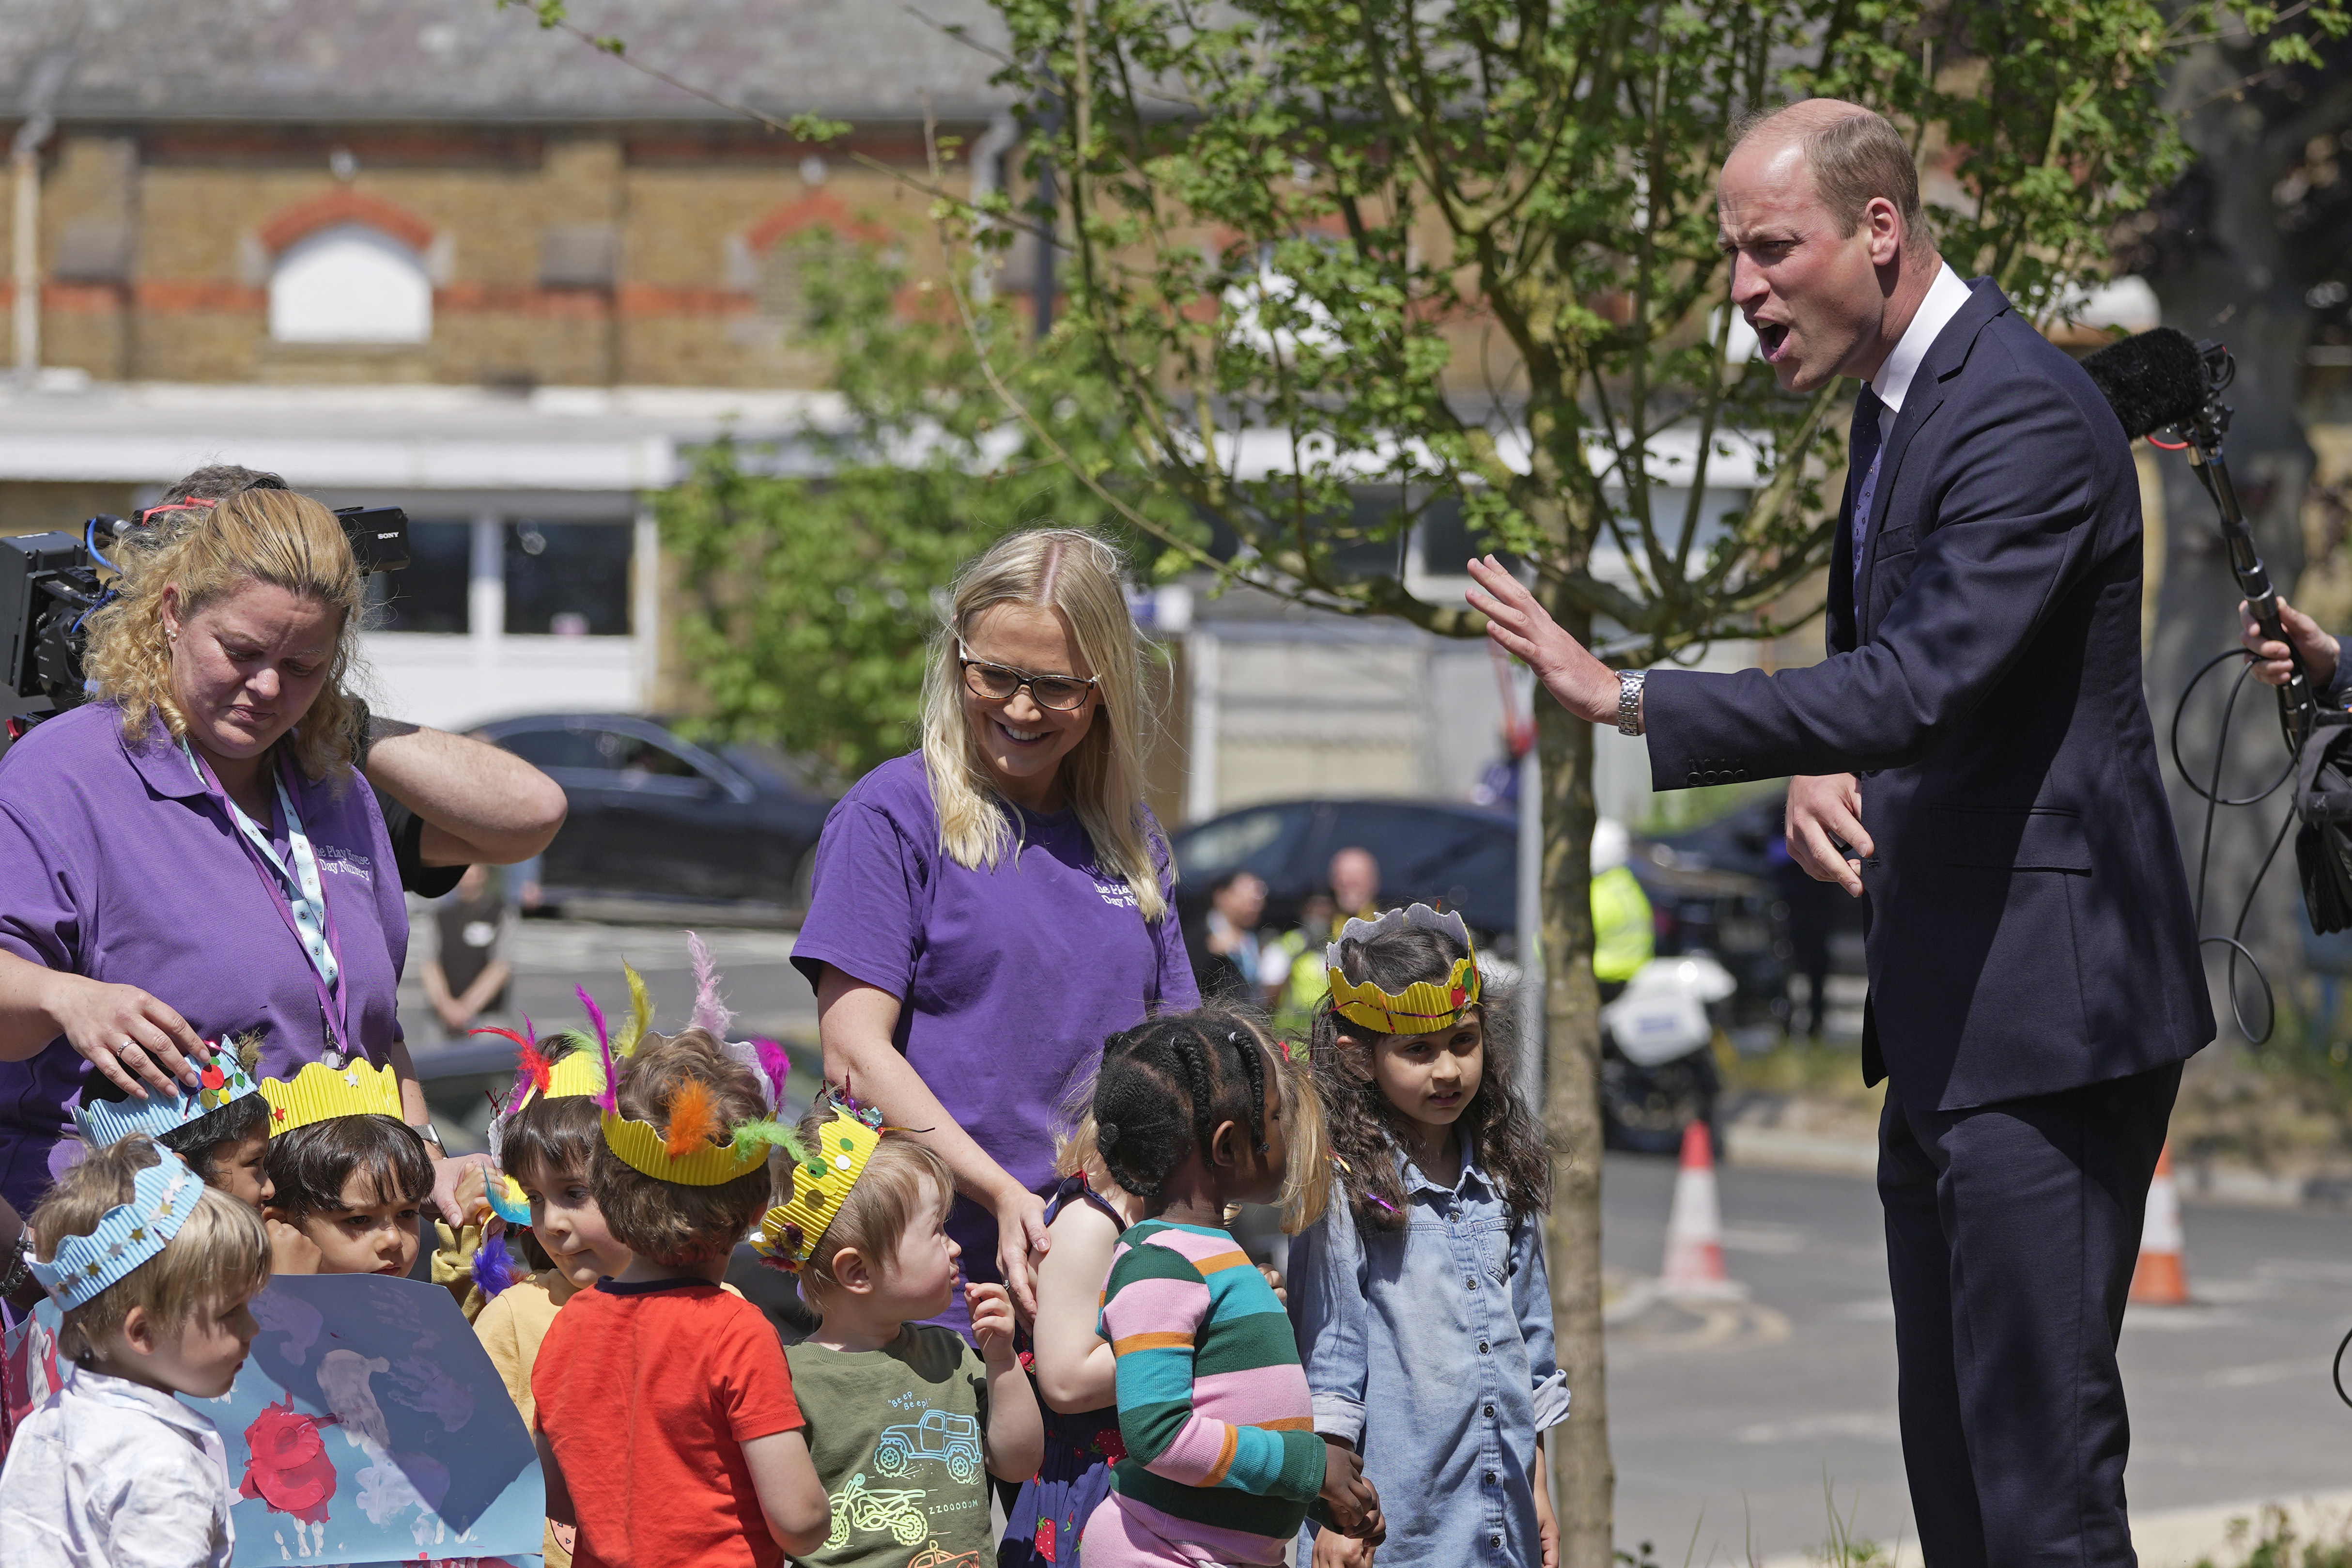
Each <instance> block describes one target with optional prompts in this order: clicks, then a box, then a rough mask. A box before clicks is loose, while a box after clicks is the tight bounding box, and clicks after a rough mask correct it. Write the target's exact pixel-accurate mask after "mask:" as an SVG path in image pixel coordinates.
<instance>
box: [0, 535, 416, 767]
mask: <svg viewBox="0 0 2352 1568" xmlns="http://www.w3.org/2000/svg"><path fill="white" fill-rule="evenodd" d="M335 516H336V517H337V518H339V519H341V521H342V525H343V533H344V536H345V537H346V538H348V539H349V540H350V541H351V542H352V554H353V555H354V556H356V557H357V558H358V561H359V568H360V575H362V576H363V577H364V576H366V575H368V574H371V573H374V572H396V571H398V570H399V569H400V568H402V567H404V566H405V565H407V564H408V514H407V513H406V512H404V511H403V510H401V509H400V508H398V507H396V506H377V507H357V506H352V507H340V508H338V509H336V511H335ZM142 526H144V525H143V524H142V523H141V522H137V521H132V522H125V521H123V520H122V519H121V518H119V517H111V516H103V515H101V516H99V517H93V518H91V519H90V520H89V521H87V522H85V523H83V524H82V529H81V532H80V533H79V535H75V534H71V533H65V532H58V533H27V534H23V535H20V536H18V537H16V538H0V718H5V721H6V727H5V733H0V752H5V751H6V750H7V748H8V745H9V744H10V743H11V742H15V741H16V740H18V739H19V738H21V737H22V736H23V735H24V733H25V731H27V730H29V729H31V728H32V727H33V726H34V725H35V724H37V723H39V722H40V721H42V720H44V719H47V718H50V717H52V716H54V715H56V714H58V713H62V712H64V711H66V710H68V709H69V708H75V707H79V705H80V704H81V703H82V702H83V701H84V700H87V699H88V697H89V689H88V687H87V685H86V683H85V681H84V679H83V676H82V667H81V660H82V647H83V644H84V631H83V628H84V626H86V625H87V624H88V622H89V617H90V616H91V614H92V613H93V612H94V611H96V610H97V609H98V608H99V606H100V605H104V604H105V603H106V602H107V601H108V600H110V599H111V598H113V597H114V586H113V583H114V579H115V578H116V577H118V576H120V575H121V569H120V568H118V567H117V566H116V565H115V564H114V563H113V562H111V561H110V560H108V559H107V556H106V551H107V549H108V548H109V547H110V545H111V544H112V543H113V542H114V541H116V540H120V539H125V538H128V537H130V536H131V533H132V532H133V531H136V530H137V529H139V528H140V527H142ZM101 574H103V575H101Z"/></svg>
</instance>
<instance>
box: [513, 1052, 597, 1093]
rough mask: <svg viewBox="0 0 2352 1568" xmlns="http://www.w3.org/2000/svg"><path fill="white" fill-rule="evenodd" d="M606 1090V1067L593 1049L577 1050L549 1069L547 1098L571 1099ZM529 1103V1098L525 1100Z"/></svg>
mask: <svg viewBox="0 0 2352 1568" xmlns="http://www.w3.org/2000/svg"><path fill="white" fill-rule="evenodd" d="M602 1093H604V1068H603V1066H602V1065H601V1064H599V1063H598V1061H597V1060H596V1055H595V1053H594V1052H593V1051H579V1050H575V1051H573V1052H572V1053H571V1054H570V1055H568V1056H566V1057H564V1058H562V1060H560V1061H558V1062H557V1063H556V1064H555V1065H554V1066H553V1067H551V1068H548V1069H547V1098H548V1099H550V1100H569V1099H572V1097H574V1096H576V1095H583V1094H602ZM524 1103H525V1104H529V1103H530V1101H529V1100H525V1101H524Z"/></svg>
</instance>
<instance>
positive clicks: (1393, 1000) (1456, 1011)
mask: <svg viewBox="0 0 2352 1568" xmlns="http://www.w3.org/2000/svg"><path fill="white" fill-rule="evenodd" d="M1413 930H1418V931H1437V932H1439V933H1440V934H1442V935H1444V936H1450V937H1452V938H1453V939H1454V941H1455V942H1460V943H1461V944H1462V950H1463V952H1464V954H1465V956H1464V957H1462V958H1458V959H1456V960H1454V967H1453V969H1452V970H1451V971H1450V972H1449V973H1447V974H1446V976H1445V984H1443V985H1436V984H1431V983H1430V982H1428V981H1426V980H1416V981H1414V982H1413V983H1412V984H1410V985H1408V986H1406V987H1405V988H1404V989H1403V990H1402V991H1401V992H1398V993H1397V994H1395V995H1393V996H1391V995H1390V994H1388V993H1387V992H1385V991H1383V990H1381V988H1380V987H1379V986H1378V985H1375V984H1372V982H1370V980H1366V981H1364V982H1363V983H1362V984H1357V983H1355V982H1353V981H1350V980H1349V978H1348V973H1347V971H1346V970H1345V969H1344V968H1342V967H1341V966H1340V957H1341V952H1342V950H1343V949H1344V948H1345V947H1346V946H1347V944H1348V943H1349V942H1370V941H1371V940H1372V939H1373V938H1374V937H1376V936H1386V935H1388V934H1389V933H1390V932H1391V931H1413ZM1323 961H1324V963H1326V964H1327V965H1328V974H1329V978H1330V981H1331V1011H1333V1012H1334V1013H1337V1014H1339V1016H1341V1017H1342V1018H1345V1019H1347V1020H1348V1022H1349V1023H1350V1024H1353V1025H1355V1026H1358V1027H1359V1028H1364V1029H1370V1030H1371V1031H1372V1032H1373V1033H1374V1034H1380V1035H1427V1034H1433V1033H1434V1032H1435V1031H1437V1030H1439V1029H1446V1028H1451V1027H1453V1026H1454V1021H1455V1020H1456V1019H1458V1018H1460V1017H1461V1016H1462V1015H1463V1014H1464V1013H1465V1012H1468V1011H1469V1010H1470V1009H1471V1008H1473V1007H1475V1006H1476V1005H1478V992H1479V989H1480V986H1479V983H1478V952H1477V949H1476V948H1475V947H1473V946H1472V945H1471V942H1470V927H1469V926H1468V925H1467V924H1466V923H1465V921H1463V919H1462V917H1461V916H1460V915H1459V914H1455V913H1452V912H1448V913H1446V914H1442V915H1441V914H1439V913H1438V912H1437V911H1436V910H1433V909H1431V908H1430V907H1429V906H1428V905H1427V904H1414V905H1412V907H1411V908H1409V909H1402V910H1389V911H1388V912H1387V913H1385V914H1383V915H1381V918H1380V919H1378V920H1376V921H1367V920H1351V921H1349V922H1348V923H1347V924H1346V925H1345V926H1344V927H1342V928H1341V929H1340V931H1339V938H1338V939H1337V940H1336V941H1334V942H1332V943H1331V945H1330V946H1329V947H1328V948H1326V949H1324V950H1323Z"/></svg>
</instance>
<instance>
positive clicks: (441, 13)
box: [0, 0, 1012, 723]
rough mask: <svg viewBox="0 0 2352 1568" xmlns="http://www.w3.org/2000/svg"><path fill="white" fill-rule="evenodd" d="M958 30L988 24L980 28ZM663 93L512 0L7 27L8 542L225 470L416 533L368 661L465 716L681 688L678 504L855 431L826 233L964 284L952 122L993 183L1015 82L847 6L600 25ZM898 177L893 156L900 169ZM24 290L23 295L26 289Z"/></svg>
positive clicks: (707, 11) (643, 698)
mask: <svg viewBox="0 0 2352 1568" xmlns="http://www.w3.org/2000/svg"><path fill="white" fill-rule="evenodd" d="M926 14H927V15H928V16H929V17H930V18H931V19H932V22H934V23H938V24H941V25H947V24H963V25H965V26H969V27H970V28H971V30H972V33H973V35H974V37H975V39H976V40H977V41H978V42H980V43H986V42H987V41H989V40H990V39H991V38H992V37H993V36H995V34H996V32H997V29H996V27H995V25H994V21H993V17H992V13H990V12H989V11H988V9H987V7H986V6H985V5H982V4H980V3H978V0H945V3H943V4H938V5H932V6H930V7H929V8H928V10H927V13H926ZM572 15H573V16H574V17H575V18H576V19H577V21H578V22H579V23H580V24H581V25H582V26H583V27H584V28H586V29H588V30H589V31H591V32H593V33H594V34H597V35H600V36H604V35H610V36H614V37H619V38H621V39H623V40H624V41H625V43H626V44H627V46H628V47H629V53H630V55H631V57H632V58H637V59H642V60H644V61H646V63H647V64H650V65H654V66H656V67H658V68H662V69H664V70H667V71H668V72H670V73H672V74H674V75H676V76H677V78H678V79H681V80H684V81H688V82H691V83H693V84H694V85H695V86H697V87H698V88H701V89H705V90H708V91H709V92H712V93H714V94H716V95H718V96H719V97H721V98H726V99H730V100H737V101H740V102H745V103H749V104H751V105H752V106H753V107H755V108H758V109H761V110H766V111H768V112H771V113H772V114H774V115H776V116H777V117H778V118H785V117H789V116H790V115H792V114H794V113H798V112H803V111H814V112H818V113H823V114H824V115H827V116H829V117H833V118H837V119H841V120H845V121H850V122H851V123H852V124H853V125H855V126H856V131H855V132H854V133H853V134H852V135H851V136H850V137H849V138H848V139H847V140H846V141H845V142H835V143H832V144H830V145H827V146H824V147H822V148H820V147H816V146H813V145H807V144H803V143H801V142H796V141H794V140H793V138H792V137H790V136H789V135H786V134H782V133H779V132H772V131H769V130H767V129H764V128H763V127H761V126H760V125H758V124H756V123H753V122H752V121H749V120H748V119H746V118H745V117H744V116H743V115H741V114H740V113H737V112H735V111H732V110H729V109H725V108H721V107H719V106H716V105H714V104H711V103H709V102H707V101H704V100H701V99H699V98H697V97H695V96H693V95H692V94H690V93H688V92H685V91H682V90H680V89H677V88H676V87H672V86H669V85H667V84H666V83H664V82H662V81H660V80H658V79H656V78H655V77H653V76H650V75H647V74H646V73H645V72H643V71H640V70H637V69H634V68H631V66H629V65H628V64H626V63H625V62H624V61H622V60H619V59H615V58H612V57H611V56H610V55H609V54H606V53H603V52H600V51H599V50H597V49H595V48H593V47H590V46H589V45H587V44H585V43H583V42H582V41H581V40H579V39H578V38H575V37H571V36H569V35H567V34H565V33H562V32H557V31H548V30H543V29H541V27H540V26H538V25H537V23H536V21H535V20H534V18H533V17H532V16H531V15H530V11H529V9H528V8H527V7H517V8H514V9H509V10H499V9H497V8H496V7H495V6H494V5H492V4H491V3H490V0H208V3H207V4H205V5H183V4H177V3H174V0H0V125H5V127H6V131H5V133H6V134H9V135H11V136H12V137H14V138H15V140H16V146H17V148H18V155H17V156H16V159H15V160H14V161H13V164H12V174H13V176H14V184H15V189H14V190H13V192H12V197H13V199H12V200H11V201H9V202H7V203H5V204H0V255H6V256H8V257H10V258H13V260H14V265H13V266H12V267H11V268H9V273H8V277H7V279H5V281H0V300H5V306H6V310H5V317H6V320H7V322H8V326H9V333H8V338H9V355H10V359H9V363H13V364H15V365H16V367H17V368H18V370H19V372H20V374H19V375H18V376H17V377H16V379H15V380H14V382H13V383H12V384H10V385H9V387H8V389H7V390H6V391H5V392H0V532H9V533H14V532H22V531H33V530H37V529H45V528H57V527H70V526H73V525H75V524H77V523H79V520H80V519H81V518H82V517H84V516H86V515H88V514H89V513H90V512H92V511H100V510H104V511H115V512H120V511H123V510H128V509H129V508H130V507H131V506H132V505H133V504H136V502H137V501H138V500H140V499H141V497H142V493H145V492H152V490H153V489H155V488H157V487H158V486H160V485H161V484H162V483H163V482H166V481H168V480H169V479H172V478H173V477H175V476H176V475H178V474H180V473H183V472H185V471H186V470H187V469H189V468H193V467H195V466H197V465H198V464H200V463H203V462H206V461H218V460H229V461H238V462H244V463H247V464H250V465H252V466H255V467H260V468H276V469H278V470H279V471H282V472H284V473H286V474H287V475H288V477H289V479H293V480H294V481H295V482H296V483H297V484H299V486H301V487H302V488H303V489H309V490H311V491H313V492H314V493H318V494H320V495H321V496H322V497H325V498H327V499H329V500H332V501H334V502H336V503H338V504H340V503H342V502H346V501H357V500H373V501H390V502H394V503H398V504H402V505H404V506H406V507H407V508H408V510H409V513H410V516H411V518H412V520H414V522H415V549H416V562H415V565H414V566H413V567H412V568H411V569H410V571H409V572H407V573H405V574H402V576H401V578H400V579H399V586H400V598H399V601H398V602H397V603H396V604H395V605H394V606H392V611H391V615H390V616H389V619H388V622H387V629H385V630H383V631H381V632H378V633H374V634H372V641H373V648H372V652H373V662H374V664H375V666H376V668H377V673H378V678H379V680H380V681H381V683H382V684H383V686H384V687H385V688H386V689H387V696H388V697H389V699H390V700H391V701H392V703H393V704H394V706H396V707H398V708H399V709H400V710H402V711H404V712H408V713H411V714H413V715H414V716H415V717H417V718H420V719H426V720H431V721H438V722H444V723H457V722H464V721H469V720H473V719H478V718H481V717H486V716H488V713H489V712H491V711H495V710H518V709H530V708H535V707H547V706H554V705H581V706H597V707H604V706H611V707H635V706H639V705H641V704H643V703H645V702H647V701H650V700H652V699H653V696H654V689H655V688H654V683H655V679H656V667H657V659H658V647H659V636H658V620H659V608H660V595H659V592H658V586H657V584H658V577H659V572H658V557H657V554H656V549H655V542H654V537H653V531H652V528H651V524H650V522H649V521H647V519H646V514H645V508H644V505H643V501H642V498H643V496H644V494H645V493H646V491H647V490H648V489H657V488H659V487H661V486H663V485H666V484H667V483H669V482H670V481H671V479H673V478H674V477H675V475H676V473H677V469H678V453H679V451H680V449H681V448H682V447H688V446H690V445H691V444H692V443H694V442H696V441H698V440H703V439H707V438H709V437H710V436H711V435H713V434H715V433H717V432H718V431H719V429H721V428H722V427H723V428H730V429H733V430H735V431H737V432H739V433H740V434H744V435H748V436H772V437H789V436H790V435H791V433H792V432H793V431H794V430H797V429H801V428H803V427H805V426H806V424H807V423H808V422H809V421H810V420H812V419H822V418H823V417H824V414H825V412H826V409H827V406H828V404H827V400H826V399H824V397H823V396H821V395H815V394H814V393H812V392H811V391H809V390H808V389H811V388H813V387H815V386H816V385H818V384H820V382H821V380H822V376H823V373H824V367H823V365H822V364H821V363H818V362H817V361H816V359H815V357H814V355H813V354H812V353H810V352H809V351H808V348H807V346H806V344H805V343H804V342H803V341H802V340H801V335H800V330H799V327H800V313H801V312H800V303H799V302H800V300H801V279H799V278H798V276H797V275H796V268H797V267H798V266H800V265H803V261H802V259H801V258H802V257H803V254H804V253H803V250H802V249H801V248H799V247H793V246H792V245H790V244H787V243H786V242H787V241H789V240H790V239H791V238H792V237H793V236H794V235H797V234H801V233H803V232H804V231H807V230H809V229H811V228H814V227H819V226H823V227H826V228H830V229H833V230H835V231H836V232H844V233H849V234H854V235H856V236H858V237H865V238H870V239H876V240H880V241H883V242H886V243H888V244H890V245H893V246H895V247H902V248H903V250H904V252H905V253H906V254H907V255H908V257H909V258H910V259H912V260H913V262H914V264H915V265H916V266H917V267H918V268H920V267H922V266H924V265H925V258H927V257H929V256H935V255H936V253H937V247H936V243H935V241H934V239H933V237H932V236H931V234H930V232H929V227H928V226H927V224H926V222H925V219H924V209H925V206H926V205H927V200H928V198H927V197H925V196H924V195H922V194H921V193H920V192H919V191H916V190H912V189H909V188H908V186H907V185H906V184H903V183H902V182H901V181H900V180H898V179H897V178H894V177H893V173H892V172H893V171H898V172H903V173H905V174H909V175H914V176H918V177H919V176H921V175H922V174H923V171H924V167H925V161H924V157H923V141H922V130H923V122H924V117H925V114H926V112H927V111H928V112H929V114H930V115H931V116H933V117H934V119H935V121H936V123H937V126H938V128H939V130H940V132H942V133H946V134H953V135H956V136H959V137H961V138H962V139H963V144H964V146H965V147H967V148H969V149H971V158H970V159H969V161H968V162H967V163H966V164H965V165H963V166H961V167H960V168H959V169H958V170H957V172H956V173H955V174H954V175H953V177H954V178H955V180H956V181H957V183H958V185H959V187H960V188H961V187H963V186H965V185H967V184H969V183H970V182H971V181H972V180H973V179H975V178H976V179H978V180H980V181H982V182H987V181H991V180H994V179H996V178H999V177H1001V173H1002V167H1003V163H1004V162H1005V160H1004V158H1003V152H1004V150H1005V149H1006V148H1007V147H1008V146H1009V144H1010V139H1011V132H1012V122H1011V121H1010V119H1009V118H1008V117H1007V116H1006V115H1005V114H1004V112H1003V99H1002V94H1000V93H998V92H997V91H996V90H995V89H992V88H990V87H989V85H988V77H989V75H990V74H991V72H992V70H993V69H994V68H995V66H994V62H993V61H992V59H991V58H989V56H988V55H986V54H985V53H983V52H982V50H981V49H980V48H977V47H974V45H973V44H972V43H967V42H964V41H961V40H960V39H958V38H955V37H950V35H949V34H947V33H946V32H944V31H943V30H941V26H933V25H929V24H927V23H926V22H924V21H921V20H918V19H917V18H916V17H915V16H912V15H910V14H909V13H908V11H907V10H905V9H904V8H901V7H898V6H894V5H860V4H855V3H852V0H765V3H762V4H753V3H751V0H607V3H592V4H583V5H575V6H573V8H572ZM877 165H879V167H877ZM28 282H29V284H30V285H31V286H30V287H29V288H28V287H26V286H25V285H26V283H28Z"/></svg>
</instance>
